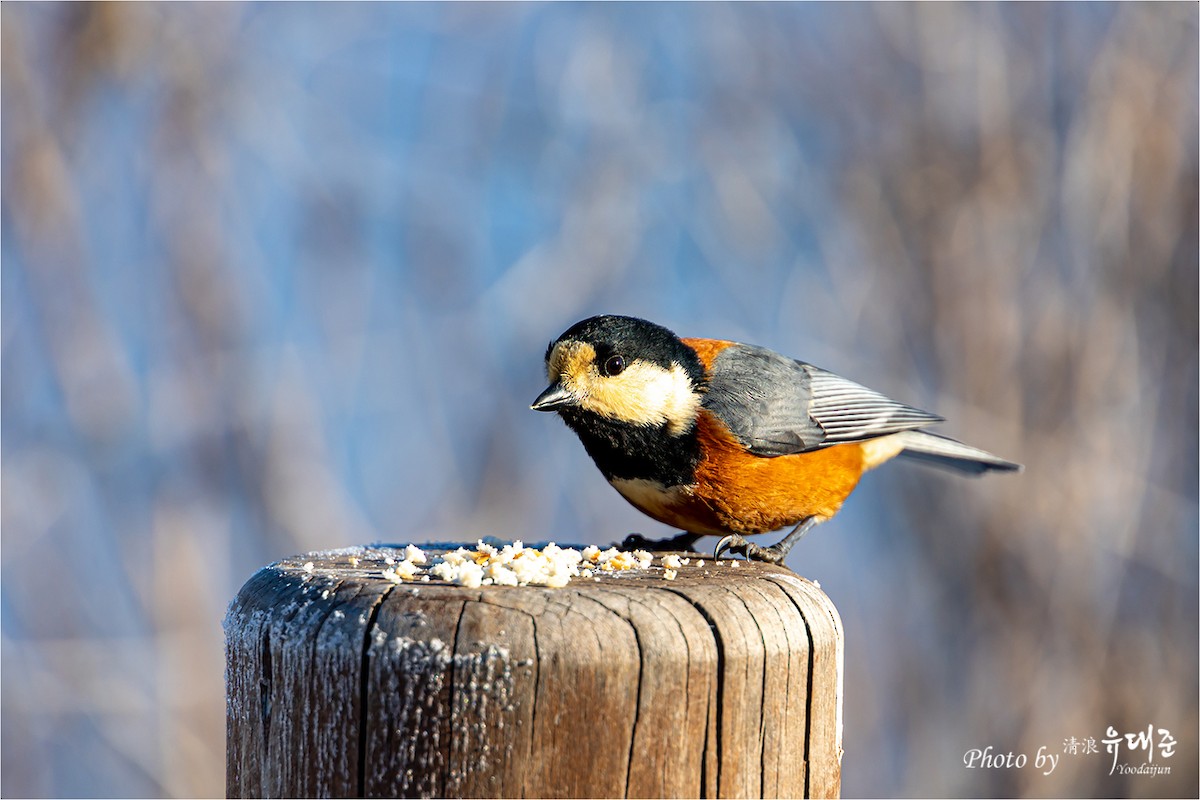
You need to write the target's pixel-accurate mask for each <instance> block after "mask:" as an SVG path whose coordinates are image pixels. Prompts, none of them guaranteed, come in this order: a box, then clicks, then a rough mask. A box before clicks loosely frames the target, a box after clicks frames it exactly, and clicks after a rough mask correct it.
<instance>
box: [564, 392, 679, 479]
mask: <svg viewBox="0 0 1200 800" xmlns="http://www.w3.org/2000/svg"><path fill="white" fill-rule="evenodd" d="M559 414H560V415H561V416H562V419H563V421H564V422H565V423H567V426H568V427H569V428H570V429H571V430H573V431H575V435H576V436H578V437H579V441H581V442H583V447H584V449H585V450H587V453H588V455H589V456H591V457H592V460H593V461H595V462H596V466H597V467H599V468H600V472H601V473H602V474H603V475H604V477H605V478H607V479H608V480H610V481H611V480H613V479H617V478H620V479H627V480H637V479H641V480H649V481H657V482H658V483H661V484H662V485H663V486H665V487H671V486H681V485H682V486H686V485H690V484H692V483H693V482H694V480H695V474H696V465H697V464H699V463H700V441H699V439H698V437H697V436H696V426H695V424H694V423H693V425H692V427H691V428H690V429H689V430H687V431H685V432H684V433H682V434H680V435H678V436H672V435H671V434H670V433H668V432H667V428H666V426H665V425H662V426H653V427H648V426H645V425H633V424H630V423H628V422H621V421H619V420H612V419H607V418H605V417H601V416H598V415H596V414H591V413H589V412H586V411H581V410H579V409H577V408H564V409H562V410H561V411H560V412H559Z"/></svg>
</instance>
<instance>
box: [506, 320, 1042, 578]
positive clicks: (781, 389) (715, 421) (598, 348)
mask: <svg viewBox="0 0 1200 800" xmlns="http://www.w3.org/2000/svg"><path fill="white" fill-rule="evenodd" d="M545 367H546V374H547V377H548V379H549V386H547V388H546V389H545V390H544V391H543V392H542V393H541V394H539V395H538V396H537V398H536V399H535V400H534V401H533V403H532V404H531V406H530V408H532V409H533V410H535V411H544V412H556V413H557V414H558V416H559V417H560V418H561V419H562V421H563V422H565V423H566V425H567V427H568V428H570V429H571V430H572V431H573V432H574V433H575V434H576V436H578V438H579V440H580V442H582V444H583V447H584V449H585V450H586V451H587V454H588V455H589V456H591V459H592V461H593V462H595V464H596V466H597V467H598V468H599V470H600V472H601V474H603V476H604V477H605V479H606V480H607V481H608V482H609V484H611V485H612V486H613V488H615V489H616V490H617V492H618V493H620V495H621V496H622V497H624V498H625V499H626V500H627V501H629V503H631V504H632V505H633V506H634V507H635V508H637V509H638V510H640V511H642V512H643V513H645V514H646V515H647V516H649V517H651V518H653V519H655V520H658V521H659V522H662V523H665V524H667V525H671V526H674V527H676V528H678V529H681V531H682V532H681V533H680V534H679V535H677V536H675V537H673V538H670V539H666V540H662V541H659V542H656V543H655V544H657V545H659V547H658V548H657V549H683V550H690V549H693V548H694V545H695V543H696V542H697V541H698V540H699V539H700V538H701V537H703V536H719V537H721V539H720V540H719V542H718V543H717V545H716V547H715V549H714V555H715V556H716V557H721V556H722V555H723V554H724V553H729V554H736V555H742V556H744V557H745V558H747V559H750V560H756V561H765V562H770V563H775V564H781V563H783V560H784V558H785V557H786V556H787V554H788V552H789V551H790V550H791V549H792V547H793V546H794V545H795V544H796V542H798V541H799V540H800V539H801V537H803V536H804V535H805V534H806V533H807V532H808V531H809V530H811V529H812V528H813V526H815V525H817V524H819V523H821V522H825V521H827V520H829V519H830V518H831V517H833V516H834V515H835V514H836V513H837V512H838V511H839V509H841V507H842V503H843V502H844V501H845V500H846V498H847V497H848V496H849V495H850V493H851V492H852V491H853V490H854V488H855V487H856V486H857V485H858V482H859V479H860V478H861V477H862V475H863V473H864V472H866V471H867V470H870V469H873V468H875V467H877V466H879V465H880V464H883V463H884V462H886V461H889V460H890V459H892V458H894V457H896V456H902V457H906V458H911V459H915V460H918V461H923V462H925V463H927V464H931V465H934V466H939V467H945V468H948V469H951V470H956V471H958V472H962V473H966V474H968V475H982V474H985V473H989V472H1019V471H1020V470H1021V469H1022V467H1021V465H1020V464H1017V463H1014V462H1012V461H1008V460H1005V459H1003V458H1000V457H999V456H996V455H993V454H992V453H989V452H987V451H984V450H981V449H979V448H977V447H972V446H970V445H967V444H963V443H962V442H959V441H957V440H954V439H951V438H949V437H947V436H943V435H940V434H937V433H932V432H930V431H927V430H925V429H926V428H927V427H929V426H931V425H934V424H936V423H939V422H943V421H944V420H943V418H942V417H940V416H938V415H937V414H932V413H930V412H928V411H922V410H921V409H919V408H915V407H913V406H910V405H906V404H904V403H900V402H897V401H895V400H892V399H890V398H888V397H885V396H884V395H883V394H880V393H879V392H876V391H874V390H872V389H868V388H867V387H865V386H862V385H860V384H858V383H855V382H854V381H851V380H849V379H847V378H843V377H841V376H840V375H836V374H834V373H833V372H830V371H828V370H824V369H821V368H820V367H816V366H813V365H812V364H808V363H806V362H804V361H799V360H796V359H793V358H789V357H787V356H784V355H780V354H779V353H776V352H774V351H772V350H769V349H767V348H765V347H759V346H757V345H751V344H742V343H739V342H732V341H725V340H721V339H701V338H680V337H678V336H676V335H675V333H673V332H672V331H671V330H669V329H667V328H665V327H663V326H661V325H658V324H655V323H653V322H649V321H647V320H644V319H639V318H637V317H630V316H622V315H615V314H605V315H600V316H594V317H589V318H588V319H585V320H582V321H580V322H577V323H576V324H574V325H572V326H571V327H570V328H568V329H567V330H566V331H564V332H563V333H562V335H560V336H559V337H558V338H557V339H555V340H554V341H552V342H551V343H550V345H549V346H548V347H547V348H546V355H545ZM789 526H790V527H791V530H790V531H789V532H788V533H787V534H786V535H785V536H784V537H783V538H782V539H781V540H780V541H779V542H777V543H776V544H774V545H771V546H769V547H767V546H763V545H760V544H757V543H754V542H751V541H749V540H748V539H747V538H746V537H747V536H753V535H757V534H763V533H769V532H772V531H777V530H782V529H784V528H788V527H789ZM640 542H649V540H646V539H644V537H641V536H639V535H634V536H632V537H630V538H629V539H626V541H625V544H626V546H629V545H630V544H632V543H640Z"/></svg>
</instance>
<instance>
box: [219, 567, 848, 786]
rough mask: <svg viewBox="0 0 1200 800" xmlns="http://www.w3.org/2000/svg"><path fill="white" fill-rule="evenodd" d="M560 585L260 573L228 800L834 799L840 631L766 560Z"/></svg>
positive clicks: (237, 660) (338, 570)
mask: <svg viewBox="0 0 1200 800" xmlns="http://www.w3.org/2000/svg"><path fill="white" fill-rule="evenodd" d="M687 555H690V556H691V557H692V561H691V563H690V564H689V565H687V566H684V567H682V568H681V569H680V570H679V572H678V577H677V578H676V579H675V580H666V579H665V578H664V577H663V573H662V571H661V570H653V571H649V572H631V573H618V574H612V575H608V574H606V575H603V576H602V577H601V578H600V580H598V581H597V580H592V579H589V578H575V579H574V580H572V581H571V582H570V584H569V585H567V586H566V587H565V588H560V589H554V588H545V587H533V586H524V587H502V586H483V587H480V588H475V589H468V588H464V587H461V586H452V585H447V584H441V583H436V582H434V583H402V584H396V583H393V582H390V581H388V580H385V579H384V578H383V577H382V570H383V569H384V566H383V565H384V559H385V558H386V557H388V556H394V557H395V558H396V559H399V558H401V557H402V555H399V554H397V553H396V552H395V551H391V550H389V549H388V548H372V549H369V550H365V551H364V550H362V549H357V550H355V551H338V552H330V553H314V554H309V555H305V556H299V557H297V558H293V559H287V560H285V561H281V562H279V563H277V564H273V565H271V566H269V567H266V568H264V569H262V570H260V571H259V572H258V573H257V574H256V575H254V577H252V578H251V579H250V580H249V581H248V582H247V583H246V585H245V586H244V587H243V588H242V590H241V592H240V593H239V594H238V597H237V599H236V600H235V601H234V602H233V604H232V606H231V607H230V609H229V614H228V616H227V618H226V621H225V626H226V653H227V666H226V684H227V695H228V697H227V699H228V727H227V733H228V751H227V793H228V795H229V796H230V797H251V796H256V797H257V796H262V797H280V796H293V797H296V796H298V797H323V796H339V797H350V796H362V797H383V796H425V797H460V796H461V797H800V796H810V797H834V796H837V794H838V791H839V784H840V770H841V691H842V629H841V623H840V622H839V619H838V615H837V611H836V609H834V607H833V605H832V603H830V601H829V599H828V598H827V597H826V596H825V595H824V594H823V593H822V592H821V591H820V589H818V588H817V586H816V585H815V584H813V583H811V582H809V581H807V580H804V579H802V578H799V577H797V576H796V575H795V574H793V573H792V572H790V571H788V570H786V569H783V568H780V567H774V566H768V565H763V564H754V563H747V562H740V563H739V565H738V566H736V567H734V566H731V565H730V562H728V561H724V562H715V561H713V560H711V559H708V560H706V561H705V562H704V566H703V567H699V566H697V558H696V556H695V554H687Z"/></svg>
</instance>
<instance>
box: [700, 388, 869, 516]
mask: <svg viewBox="0 0 1200 800" xmlns="http://www.w3.org/2000/svg"><path fill="white" fill-rule="evenodd" d="M697 434H698V435H699V437H700V446H701V447H702V448H703V450H704V452H705V454H706V457H705V458H704V460H703V461H701V462H700V465H699V466H698V467H697V469H696V481H695V484H696V489H695V499H696V500H699V501H701V502H702V503H703V504H704V505H705V506H707V508H708V509H709V510H710V513H711V515H712V516H715V518H716V520H717V522H718V523H719V525H720V527H721V528H723V529H724V530H726V531H729V532H730V533H740V534H751V533H766V532H767V531H773V530H778V529H779V528H784V527H787V526H789V525H795V524H797V523H799V522H800V521H802V520H804V519H807V518H808V517H817V518H819V519H820V520H822V521H823V520H827V519H829V518H830V517H832V516H833V515H834V514H836V513H837V512H838V509H839V508H841V507H842V502H843V501H844V500H845V499H846V498H847V497H848V496H849V495H850V492H852V491H854V487H855V486H857V485H858V479H859V477H860V476H861V475H862V473H863V471H864V469H865V468H866V464H865V459H864V456H863V450H862V446H861V445H859V444H857V443H851V444H842V445H835V446H833V447H826V448H822V449H820V450H813V451H810V452H807V453H797V454H795V455H787V456H777V457H775V458H763V457H762V456H756V455H753V454H751V453H748V452H747V451H746V449H745V448H744V447H743V446H742V445H741V443H739V442H738V441H737V440H736V439H735V438H734V436H733V434H731V433H730V432H729V430H728V429H727V428H726V427H725V426H724V424H722V423H721V422H720V420H718V419H717V418H716V417H715V416H713V415H712V414H711V413H709V412H708V411H701V412H700V416H699V419H698V420H697ZM706 516H707V515H706Z"/></svg>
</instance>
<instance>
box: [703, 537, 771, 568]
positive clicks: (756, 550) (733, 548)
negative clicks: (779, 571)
mask: <svg viewBox="0 0 1200 800" xmlns="http://www.w3.org/2000/svg"><path fill="white" fill-rule="evenodd" d="M726 550H728V551H729V552H730V553H736V554H738V555H742V556H745V557H746V559H747V560H749V561H765V562H767V563H769V564H782V563H783V558H784V556H785V555H787V554H786V553H782V552H780V551H779V550H778V549H776V548H774V547H762V546H760V545H757V544H755V543H754V542H748V541H746V539H745V538H744V537H742V536H738V535H737V534H730V535H728V536H724V537H722V538H721V541H719V542H717V546H716V547H715V548H713V558H720V557H721V553H723V552H725V551H726Z"/></svg>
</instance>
